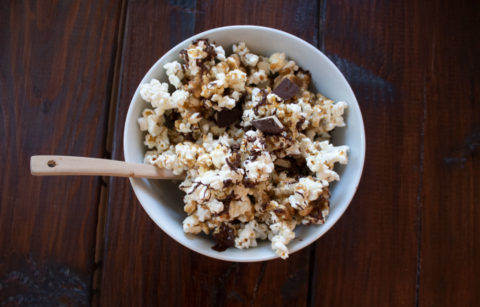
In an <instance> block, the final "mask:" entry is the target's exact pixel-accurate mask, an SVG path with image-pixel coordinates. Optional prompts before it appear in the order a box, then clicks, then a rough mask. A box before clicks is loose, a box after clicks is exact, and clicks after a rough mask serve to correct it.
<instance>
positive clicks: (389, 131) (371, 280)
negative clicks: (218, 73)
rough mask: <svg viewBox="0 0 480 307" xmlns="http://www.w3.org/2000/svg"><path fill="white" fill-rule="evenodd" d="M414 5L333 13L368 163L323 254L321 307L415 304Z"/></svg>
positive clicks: (337, 49)
mask: <svg viewBox="0 0 480 307" xmlns="http://www.w3.org/2000/svg"><path fill="white" fill-rule="evenodd" d="M414 2H415V1H391V2H386V1H360V2H358V1H356V2H352V1H327V3H326V11H325V24H324V29H325V33H324V40H323V41H324V44H325V50H326V52H327V54H328V55H329V56H330V58H331V59H332V60H333V61H334V62H335V63H336V64H337V66H338V67H339V68H340V70H341V71H342V72H343V73H344V74H345V76H346V78H347V79H348V81H349V82H350V84H351V86H352V88H353V90H354V92H355V94H356V96H357V99H358V102H359V104H360V107H361V110H362V113H363V117H364V122H365V130H366V141H367V153H366V161H365V168H364V172H363V177H362V180H361V183H360V186H359V188H358V191H357V194H356V196H355V198H354V200H353V202H352V203H351V205H350V208H349V209H348V210H347V212H346V214H345V216H343V217H342V219H340V221H339V222H338V224H337V225H336V226H334V227H333V229H332V230H331V231H330V232H329V233H327V234H326V236H325V237H324V238H323V239H321V240H319V242H318V243H317V245H316V251H315V259H316V261H315V268H314V270H315V276H314V278H313V284H314V286H315V287H314V288H313V290H312V297H311V302H312V305H313V306H405V305H407V306H408V305H410V306H411V305H414V304H415V300H416V293H415V291H416V289H415V286H416V282H415V281H416V271H417V246H418V239H419V238H418V223H417V222H418V220H417V214H418V209H419V206H420V203H419V199H418V195H419V189H420V185H421V181H420V177H421V175H422V174H421V167H422V160H421V155H420V152H421V148H422V133H421V131H422V122H423V104H422V101H423V98H424V96H423V95H424V93H423V81H424V79H423V78H424V75H425V74H424V65H423V62H422V61H424V60H425V58H424V57H423V55H424V52H423V51H422V49H421V48H420V47H421V40H422V39H424V38H423V37H420V36H419V35H418V34H417V33H418V32H416V29H419V27H421V26H423V25H424V22H423V21H422V20H421V17H420V16H417V15H416V14H415V12H416V10H415V7H413V4H414ZM347 125H348V123H347Z"/></svg>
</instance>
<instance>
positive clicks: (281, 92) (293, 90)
mask: <svg viewBox="0 0 480 307" xmlns="http://www.w3.org/2000/svg"><path fill="white" fill-rule="evenodd" d="M291 79H292V78H288V77H285V78H283V80H282V81H280V83H279V84H278V85H277V87H275V88H274V89H273V93H274V94H275V95H277V96H278V97H280V98H282V99H283V100H288V99H290V98H292V97H293V96H295V95H296V94H297V93H298V92H299V91H300V87H298V85H297V84H296V83H295V82H294V81H292V80H291Z"/></svg>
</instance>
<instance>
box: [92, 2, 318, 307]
mask: <svg viewBox="0 0 480 307" xmlns="http://www.w3.org/2000/svg"><path fill="white" fill-rule="evenodd" d="M231 4H232V5H231ZM309 8H310V9H311V10H309ZM239 10H240V11H239ZM317 11H318V10H317V7H316V4H314V5H313V6H312V7H310V4H309V2H307V1H293V2H292V1H261V2H257V1H240V2H235V4H234V3H233V2H231V1H205V2H204V1H202V2H200V1H199V2H197V3H195V2H194V1H169V2H168V4H165V3H163V4H160V3H158V2H153V1H152V2H145V3H142V4H140V3H137V2H134V1H132V2H129V3H128V14H127V17H128V18H127V22H126V36H125V42H124V46H125V49H124V60H123V63H122V71H123V73H122V80H121V88H120V93H119V95H120V96H119V99H118V105H117V109H116V118H117V119H116V123H115V136H114V140H115V143H114V146H113V148H114V150H113V158H115V159H120V158H122V151H123V150H122V146H123V144H122V137H123V121H124V118H125V115H126V111H127V108H128V104H129V102H130V99H131V97H132V95H133V93H134V91H135V89H136V87H137V85H138V82H139V81H140V80H141V78H142V77H143V75H144V74H145V73H146V71H147V70H148V68H149V67H150V66H151V65H152V64H153V63H154V62H155V61H156V60H157V59H158V58H159V57H160V56H161V55H162V54H163V53H164V52H166V51H167V50H168V49H170V48H171V47H173V45H174V44H176V43H178V42H179V41H181V40H183V39H185V38H187V37H188V36H191V35H193V34H194V33H195V32H200V31H203V30H205V29H209V28H212V27H216V26H222V25H228V24H235V23H242V24H262V25H267V26H273V27H276V28H280V29H284V30H286V31H289V32H292V33H294V34H298V35H300V36H301V37H303V38H305V39H307V40H309V41H311V42H313V43H316V39H317V32H316V31H317V26H318V25H317V19H316V14H317ZM248 12H252V14H247V13H248ZM184 22H185V24H183V23H184ZM156 29H162V30H161V32H158V31H157V30H156ZM140 33H141V35H140ZM147 44H148V46H149V48H144V47H142V46H145V45H147ZM106 231H107V234H106V243H105V256H104V261H103V263H104V267H103V273H102V274H103V279H102V284H101V288H100V293H99V296H100V299H99V301H100V304H101V305H107V306H109V305H118V304H124V305H158V304H159V303H162V304H165V305H174V306H175V305H196V306H198V305H201V306H202V305H204V306H208V305H213V306H219V305H232V306H244V305H258V306H262V305H271V304H275V305H287V304H298V305H306V303H307V292H308V282H309V270H308V267H309V254H310V253H309V249H305V250H303V251H301V252H298V253H296V254H293V255H292V256H291V258H290V259H289V261H287V262H285V261H281V260H276V261H270V262H266V263H254V264H239V263H228V262H222V261H218V260H213V259H210V258H207V257H204V256H201V255H199V254H197V253H195V252H192V251H190V250H188V249H186V248H185V247H183V246H181V245H179V244H178V243H176V242H175V241H174V240H172V239H171V238H169V237H168V236H167V235H165V234H164V233H163V232H162V231H161V230H160V229H159V228H158V227H157V226H156V225H155V224H154V223H153V222H152V221H151V220H150V219H149V218H148V216H147V215H146V213H145V212H144V211H143V210H142V208H141V206H140V204H139V203H138V201H137V200H136V199H135V197H134V195H133V192H132V190H131V187H130V186H129V184H128V182H125V181H120V180H117V179H112V180H111V181H110V190H109V208H108V212H107V230H106ZM127 285H128V286H127ZM118 289H122V297H120V296H119V295H118ZM173 289H175V290H173Z"/></svg>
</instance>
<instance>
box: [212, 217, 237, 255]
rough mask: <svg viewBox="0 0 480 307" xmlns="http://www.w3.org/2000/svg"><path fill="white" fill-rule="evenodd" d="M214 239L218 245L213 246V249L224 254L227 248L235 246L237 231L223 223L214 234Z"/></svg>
mask: <svg viewBox="0 0 480 307" xmlns="http://www.w3.org/2000/svg"><path fill="white" fill-rule="evenodd" d="M213 238H214V239H215V242H216V244H215V245H214V246H212V249H214V250H216V251H217V252H223V251H224V250H226V249H227V248H229V247H232V246H234V245H235V230H234V229H233V228H232V227H230V226H228V225H227V224H225V223H222V225H220V227H219V228H218V231H217V232H215V233H213Z"/></svg>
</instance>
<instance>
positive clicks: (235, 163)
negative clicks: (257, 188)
mask: <svg viewBox="0 0 480 307" xmlns="http://www.w3.org/2000/svg"><path fill="white" fill-rule="evenodd" d="M232 157H233V159H232V161H230V159H229V158H225V162H226V163H227V165H228V166H229V167H230V168H231V169H232V170H233V171H234V170H237V169H239V168H240V164H241V163H242V160H241V157H240V155H239V154H238V153H234V154H233V155H232Z"/></svg>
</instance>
